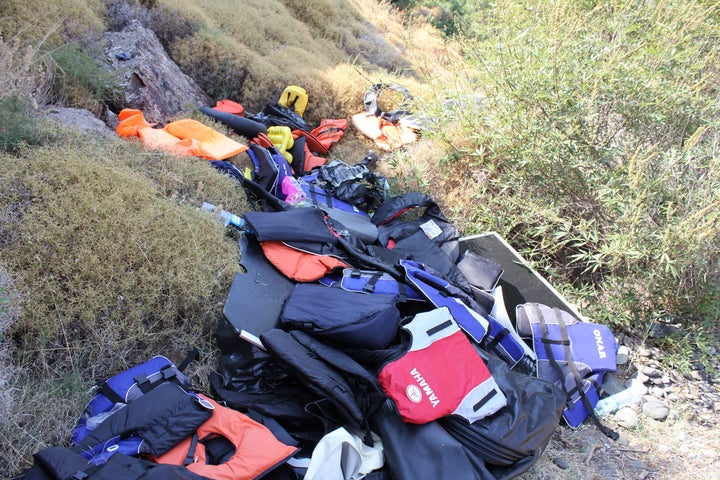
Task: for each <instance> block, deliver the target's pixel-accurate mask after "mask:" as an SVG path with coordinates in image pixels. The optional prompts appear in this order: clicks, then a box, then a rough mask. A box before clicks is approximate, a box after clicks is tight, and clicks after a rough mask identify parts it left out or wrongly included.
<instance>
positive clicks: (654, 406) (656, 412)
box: [642, 400, 670, 421]
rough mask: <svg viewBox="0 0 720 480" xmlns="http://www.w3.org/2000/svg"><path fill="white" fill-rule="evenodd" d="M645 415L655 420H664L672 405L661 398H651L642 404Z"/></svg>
mask: <svg viewBox="0 0 720 480" xmlns="http://www.w3.org/2000/svg"><path fill="white" fill-rule="evenodd" d="M642 409H643V413H644V414H645V416H647V417H649V418H652V419H653V420H658V421H663V420H665V419H666V418H667V416H668V414H669V413H670V407H669V406H668V404H667V403H665V402H663V401H661V400H651V401H648V402H645V403H644V404H643V406H642Z"/></svg>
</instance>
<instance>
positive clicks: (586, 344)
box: [516, 303, 618, 438]
mask: <svg viewBox="0 0 720 480" xmlns="http://www.w3.org/2000/svg"><path fill="white" fill-rule="evenodd" d="M516 318H517V329H518V332H519V333H520V335H521V336H523V337H527V338H532V345H533V349H534V350H535V353H536V354H537V359H538V366H537V375H538V377H540V378H542V379H544V380H547V381H550V382H553V383H555V384H556V385H558V386H559V387H561V388H562V389H563V390H564V391H565V393H566V394H567V396H568V399H567V405H566V407H565V409H564V410H563V418H564V419H565V422H566V423H567V424H568V425H569V426H570V427H571V428H577V427H579V426H580V424H581V423H582V422H583V421H584V420H585V419H586V418H587V417H588V416H590V417H591V418H592V419H593V420H594V421H595V422H596V423H597V425H598V427H599V428H600V429H601V430H602V431H603V433H605V434H606V435H608V436H610V437H611V438H617V433H615V432H613V431H611V430H609V429H608V428H607V427H604V426H603V425H601V424H600V422H599V420H598V419H597V417H596V416H595V415H594V413H593V408H594V407H595V405H596V404H597V402H598V400H599V392H598V389H599V387H600V385H601V384H602V380H603V376H604V374H605V373H606V372H614V371H615V369H616V368H617V361H616V357H617V349H618V345H617V340H615V337H614V336H613V334H612V331H611V330H610V329H609V328H608V327H607V326H605V325H599V324H595V323H590V322H583V321H580V320H579V319H577V318H576V317H574V316H573V315H572V314H570V313H568V312H566V311H564V310H560V309H559V308H551V307H549V306H547V305H543V304H539V303H525V304H522V305H518V306H517V315H516Z"/></svg>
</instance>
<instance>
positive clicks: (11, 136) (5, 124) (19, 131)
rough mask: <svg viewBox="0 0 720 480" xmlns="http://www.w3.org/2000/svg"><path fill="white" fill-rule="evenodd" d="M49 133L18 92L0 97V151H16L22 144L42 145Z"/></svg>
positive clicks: (47, 138) (48, 137) (47, 139)
mask: <svg viewBox="0 0 720 480" xmlns="http://www.w3.org/2000/svg"><path fill="white" fill-rule="evenodd" d="M50 137H51V135H50V133H49V132H48V131H47V130H46V129H44V127H43V125H42V122H41V121H40V119H39V118H38V116H37V114H36V113H35V112H34V111H33V109H32V108H31V107H30V102H29V101H28V100H26V99H24V98H22V97H21V96H20V95H19V94H13V95H10V96H8V97H5V98H2V99H0V151H1V152H5V153H17V152H18V151H19V150H20V149H21V148H22V146H24V145H42V144H43V143H45V142H47V141H49V139H50Z"/></svg>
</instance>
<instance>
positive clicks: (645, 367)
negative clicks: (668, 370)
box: [640, 365, 662, 378]
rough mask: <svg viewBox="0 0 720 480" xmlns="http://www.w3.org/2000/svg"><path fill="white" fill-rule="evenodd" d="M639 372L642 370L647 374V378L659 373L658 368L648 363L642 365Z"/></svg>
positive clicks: (658, 375)
mask: <svg viewBox="0 0 720 480" xmlns="http://www.w3.org/2000/svg"><path fill="white" fill-rule="evenodd" d="M640 372H642V373H643V374H644V375H647V376H648V377H649V378H658V377H660V375H662V374H661V373H660V370H658V369H656V368H653V367H651V366H649V365H643V366H642V368H641V369H640Z"/></svg>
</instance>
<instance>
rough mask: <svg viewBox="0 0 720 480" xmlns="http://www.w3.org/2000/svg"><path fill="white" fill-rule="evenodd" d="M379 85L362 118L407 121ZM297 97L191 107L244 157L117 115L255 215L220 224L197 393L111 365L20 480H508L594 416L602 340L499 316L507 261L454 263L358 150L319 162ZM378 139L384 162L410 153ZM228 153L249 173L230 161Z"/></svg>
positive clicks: (335, 129) (438, 235)
mask: <svg viewBox="0 0 720 480" xmlns="http://www.w3.org/2000/svg"><path fill="white" fill-rule="evenodd" d="M382 88H386V86H383V85H378V86H375V87H373V88H372V89H371V90H370V91H369V93H368V94H367V95H366V97H365V99H364V100H365V102H364V103H365V104H366V114H363V119H364V120H366V119H367V118H368V115H367V114H370V113H372V115H373V116H375V117H377V118H380V119H382V120H383V122H388V124H390V125H399V123H398V120H399V119H401V118H406V119H407V118H409V117H411V115H410V114H409V110H408V109H407V108H406V107H405V106H403V107H402V108H400V109H398V110H397V111H394V112H380V111H379V110H378V109H377V104H376V101H377V95H378V93H379V91H380V89H382ZM395 88H397V87H395ZM401 93H407V92H406V91H401ZM408 96H409V93H407V95H406V97H408ZM307 104H308V103H307V94H306V93H305V91H304V90H303V89H302V88H300V87H297V86H290V87H288V88H287V89H286V90H285V91H284V92H283V94H282V95H281V97H280V99H279V101H278V102H276V103H272V104H269V105H268V106H267V107H266V108H265V109H263V111H262V112H259V113H257V114H249V113H248V112H246V111H245V109H244V108H243V107H242V106H241V105H240V104H237V103H235V102H232V101H229V100H226V101H221V102H218V104H217V105H216V106H215V107H213V108H206V107H203V108H202V109H201V110H202V111H203V112H204V113H206V114H208V115H209V116H211V117H212V118H214V119H216V120H218V121H221V122H223V123H225V124H226V125H227V126H228V127H230V128H231V129H233V130H234V131H235V132H236V133H239V134H241V135H243V136H244V137H245V138H247V139H249V140H248V142H247V145H243V144H240V143H239V142H235V141H234V140H232V139H230V138H228V137H226V136H224V135H222V134H219V133H218V132H214V131H212V129H208V128H207V127H205V128H199V127H197V125H195V124H194V123H193V122H181V123H180V125H179V126H178V125H173V124H172V123H171V124H168V125H166V126H165V127H163V128H162V129H157V128H153V127H152V126H151V125H149V124H147V122H145V120H144V119H143V118H142V114H141V112H138V111H123V112H122V113H121V122H120V125H119V126H118V133H119V134H120V135H123V136H127V137H134V136H135V137H140V138H141V139H142V140H143V142H145V143H146V144H147V145H148V146H149V147H150V148H165V149H168V150H170V151H172V152H174V153H176V154H182V155H195V156H198V157H201V158H205V159H207V160H209V163H210V165H211V166H212V167H214V168H216V169H217V170H218V171H219V172H220V173H222V174H227V175H229V176H231V177H232V178H234V179H236V180H237V181H238V182H239V184H240V185H241V186H242V187H243V188H244V190H245V192H246V193H247V196H248V198H249V199H250V200H252V201H253V203H254V205H255V206H256V210H255V211H251V212H246V213H245V214H243V215H233V217H234V218H235V220H234V221H233V222H232V223H228V222H226V225H228V228H232V229H233V230H232V231H233V233H234V234H235V235H236V236H237V239H238V246H239V248H240V249H241V252H242V264H243V266H244V267H245V270H246V271H245V273H238V274H236V276H235V279H234V280H233V285H232V286H231V287H230V291H229V294H228V298H227V301H226V304H225V308H224V312H223V317H222V318H221V319H220V320H219V325H218V331H217V342H218V347H219V349H220V351H221V355H220V358H219V363H218V365H217V368H216V370H215V371H214V372H213V373H212V374H211V376H210V384H211V386H212V392H211V393H209V392H205V393H202V392H198V391H196V390H195V389H193V387H192V385H190V383H189V380H187V378H186V377H185V376H184V375H183V374H182V369H183V368H182V367H176V366H175V365H174V364H173V363H172V362H171V361H169V360H168V359H167V358H165V357H156V358H153V359H151V360H149V361H148V362H146V363H145V364H142V365H139V366H136V367H133V368H131V369H129V370H128V371H126V372H121V373H120V374H118V375H116V376H114V377H112V378H111V379H109V380H107V381H106V382H104V383H103V385H102V386H101V388H100V389H99V390H98V392H97V393H96V395H95V397H94V398H93V399H92V400H91V401H90V403H89V404H88V406H87V408H86V410H85V412H83V414H82V415H81V417H80V420H79V421H78V424H77V425H76V428H75V429H74V430H73V438H72V445H71V447H69V448H65V447H50V448H48V449H44V450H43V451H41V452H38V454H36V456H35V464H34V466H33V467H32V468H31V469H30V470H29V471H28V473H27V475H26V476H25V478H26V480H37V479H43V480H45V479H75V478H82V479H100V478H123V479H131V478H138V479H139V478H142V479H152V478H154V479H166V478H167V479H170V478H184V479H191V480H192V479H200V478H217V479H234V480H244V479H256V478H267V479H272V480H276V479H277V480H280V479H283V480H284V479H287V480H299V479H303V480H315V479H317V480H320V479H322V480H335V479H337V480H346V479H361V478H368V479H376V480H379V479H394V480H404V479H407V480H410V479H413V480H414V479H417V478H433V479H445V478H447V479H448V480H455V479H458V478H463V479H479V480H497V479H509V478H513V477H515V476H518V475H520V474H522V473H524V472H526V471H527V470H528V469H529V468H530V467H531V466H532V465H533V464H534V463H535V462H536V461H537V459H538V458H539V457H540V455H542V453H543V451H544V449H545V448H546V446H547V444H548V442H549V441H550V437H551V435H552V433H553V432H554V430H555V428H556V427H557V425H558V424H559V423H560V422H561V421H564V422H565V423H566V424H567V425H569V426H570V427H572V428H576V427H578V426H579V425H580V424H581V423H582V422H583V421H584V420H585V419H586V418H593V419H595V420H597V419H596V418H595V417H594V414H593V407H594V405H595V404H596V403H597V401H598V399H599V397H600V396H601V395H602V389H601V385H602V380H603V375H604V374H605V373H606V372H610V371H614V369H615V354H616V349H617V343H616V342H615V339H614V337H613V335H612V333H611V332H610V331H609V329H607V327H604V326H602V325H597V324H592V323H588V322H584V321H581V320H580V319H578V318H575V316H573V315H572V314H571V313H569V312H565V311H562V310H560V309H557V308H551V307H548V306H545V305H541V304H537V303H526V304H520V305H506V303H505V300H504V297H503V292H502V288H501V286H500V279H501V278H502V275H503V271H502V268H500V266H499V265H498V264H497V263H496V262H494V261H493V259H491V258H485V257H482V256H479V255H477V254H474V253H472V252H471V251H465V252H463V251H462V249H461V248H460V234H459V232H458V230H457V229H456V228H455V226H454V225H453V224H452V223H451V222H450V221H449V220H448V219H447V217H445V215H444V214H443V213H442V211H441V208H440V207H439V206H438V204H437V203H436V202H435V201H434V200H433V199H432V198H430V197H429V196H428V195H426V194H423V193H420V192H406V193H403V194H399V195H391V194H390V191H389V188H388V186H387V182H385V181H384V179H383V178H382V177H380V176H377V175H375V174H374V172H372V167H373V165H374V162H375V161H376V158H375V157H373V156H372V155H369V156H368V157H366V158H364V159H362V160H361V161H360V162H356V163H355V164H354V165H348V164H345V163H344V162H339V163H337V162H336V161H333V162H328V161H327V155H328V152H329V150H330V149H331V148H332V146H333V145H334V144H335V143H337V142H338V141H340V140H341V138H342V136H343V133H344V132H345V130H346V128H347V121H345V120H324V121H323V122H321V124H320V125H318V126H317V127H315V128H312V127H310V126H309V125H307V123H306V122H305V121H304V119H303V118H302V116H303V113H304V111H305V108H306V107H307ZM364 120H363V121H364ZM352 121H353V124H355V125H356V126H358V125H360V124H362V121H360V119H359V117H358V119H356V118H354V117H353V119H352ZM381 130H383V128H382V127H381ZM383 131H384V134H383V135H384V136H383V135H380V136H377V137H376V140H377V139H378V138H379V139H380V140H381V142H385V144H386V146H387V148H388V149H391V148H398V147H399V146H401V145H403V144H405V143H406V142H405V140H403V139H402V138H403V135H402V134H400V136H399V137H396V136H395V134H393V135H389V134H388V131H389V130H383ZM159 132H162V133H159ZM168 135H170V136H173V137H174V138H175V139H176V140H175V141H173V140H172V138H170V137H169V136H168ZM406 140H407V139H406ZM173 142H174V143H173ZM243 154H244V155H247V156H248V159H249V160H250V161H251V164H252V165H253V166H252V168H250V169H247V170H241V169H240V168H239V167H238V166H237V164H236V162H233V161H232V157H234V156H236V155H243ZM224 213H226V214H228V215H231V214H229V212H224ZM508 310H512V311H513V312H515V315H513V316H512V319H511V316H510V315H509V314H508ZM185 363H186V362H183V365H184V364H185ZM598 425H600V424H599V422H598ZM606 433H608V434H609V435H612V433H613V432H611V431H609V430H608V431H606Z"/></svg>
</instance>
